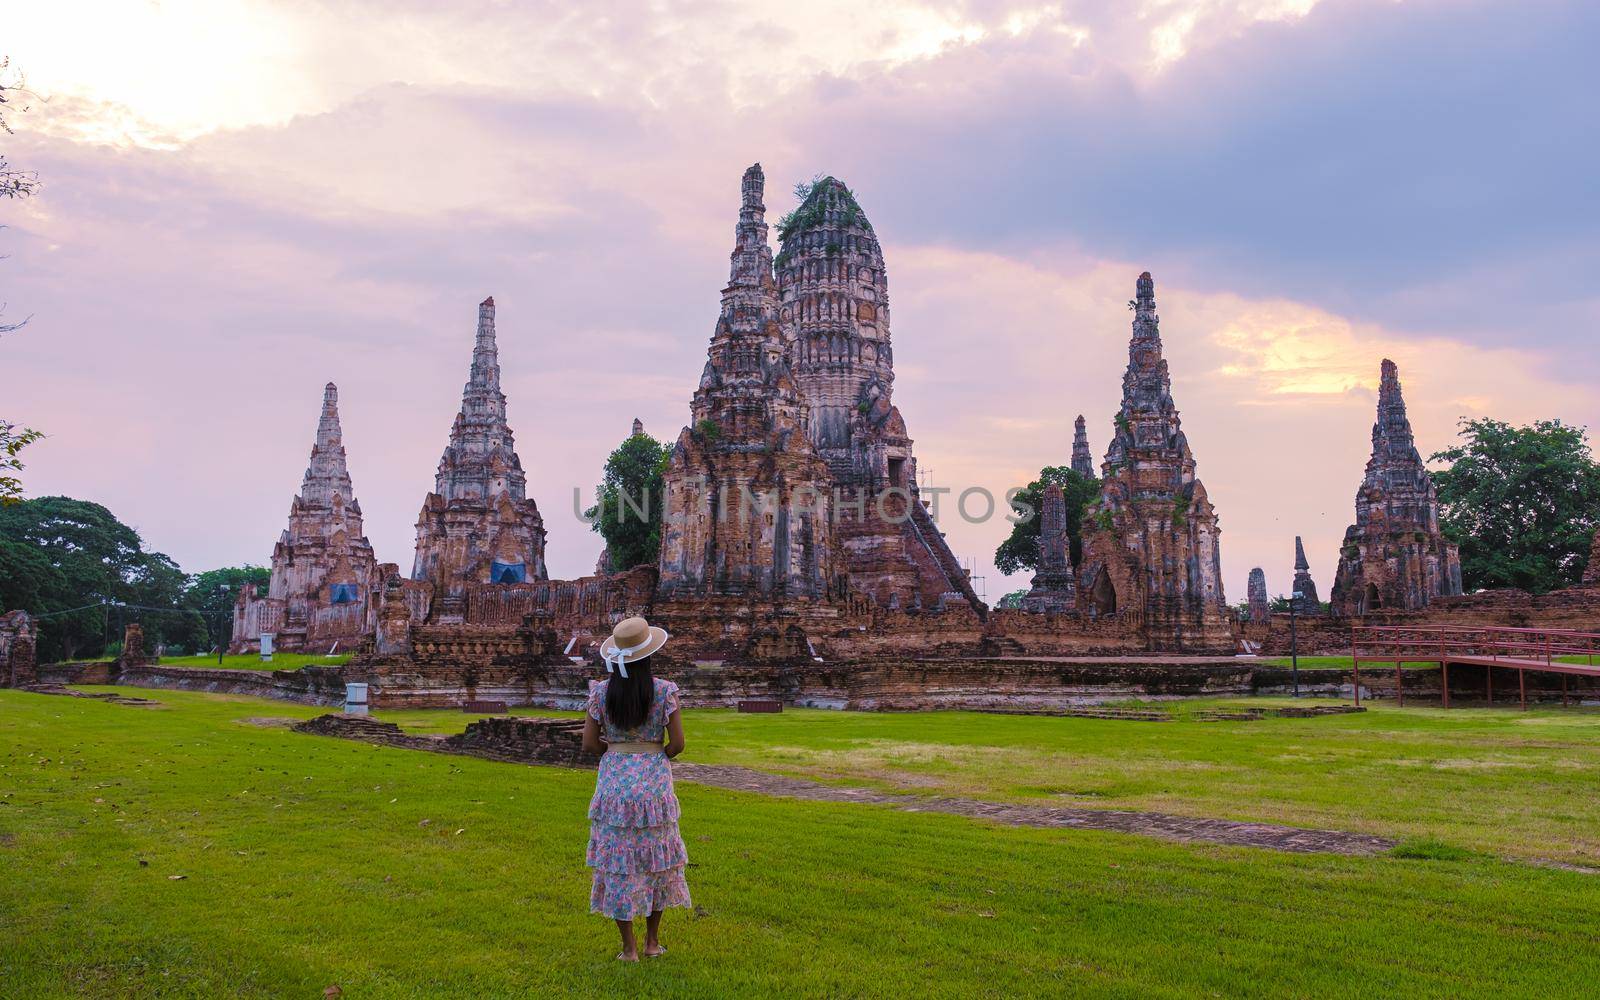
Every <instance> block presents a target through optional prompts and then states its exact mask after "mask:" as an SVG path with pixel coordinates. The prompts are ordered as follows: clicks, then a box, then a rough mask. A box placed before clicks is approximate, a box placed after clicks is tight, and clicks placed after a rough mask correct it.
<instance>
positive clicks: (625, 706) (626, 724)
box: [606, 656, 656, 729]
mask: <svg viewBox="0 0 1600 1000" xmlns="http://www.w3.org/2000/svg"><path fill="white" fill-rule="evenodd" d="M655 696H656V685H655V680H654V679H653V678H652V677H651V676H650V657H648V656H646V657H645V658H643V659H641V660H634V661H633V662H632V663H629V664H628V676H627V677H623V676H622V674H621V673H615V674H612V675H611V681H610V682H609V683H608V684H606V718H607V719H609V720H611V724H612V725H613V726H616V727H617V728H618V729H637V728H638V727H639V726H642V725H644V720H645V719H646V718H648V717H649V716H650V703H651V702H652V701H654V700H655Z"/></svg>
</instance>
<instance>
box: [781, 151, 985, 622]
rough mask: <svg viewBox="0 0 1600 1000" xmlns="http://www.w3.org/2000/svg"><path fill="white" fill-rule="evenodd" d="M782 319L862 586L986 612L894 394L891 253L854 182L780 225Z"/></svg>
mask: <svg viewBox="0 0 1600 1000" xmlns="http://www.w3.org/2000/svg"><path fill="white" fill-rule="evenodd" d="M778 238H779V243H780V248H779V253H778V258H777V261H776V266H777V278H778V294H779V309H780V312H779V321H780V323H781V324H782V327H783V331H784V338H785V342H786V344H787V349H788V355H789V362H790V365H791V366H792V369H793V372H794V379H795V382H796V383H797V384H798V385H799V388H800V393H801V395H802V396H803V397H804V398H805V400H806V402H807V403H808V404H810V407H811V423H810V435H811V440H812V441H813V442H815V444H816V447H817V451H818V452H819V453H820V454H821V455H822V457H823V459H824V460H826V461H827V463H828V467H829V469H830V470H831V471H832V473H833V479H834V482H835V484H836V486H837V487H838V489H839V493H838V499H837V500H836V505H835V519H834V525H835V531H836V533H837V535H838V536H839V538H840V542H841V546H842V549H843V558H844V560H845V566H846V568H847V569H848V571H849V573H850V581H851V585H852V586H854V587H855V588H856V589H857V590H859V591H861V592H862V593H865V594H869V595H871V596H872V597H873V598H875V599H876V600H877V601H878V602H879V603H880V604H883V605H886V606H889V607H901V608H908V609H909V608H913V607H920V608H931V607H935V606H944V605H946V604H948V603H950V602H966V603H967V604H969V605H970V606H971V607H972V608H974V609H975V610H978V611H979V612H980V613H981V612H982V611H984V610H986V609H985V608H984V606H983V604H982V602H980V601H979V600H978V596H977V594H976V593H975V592H974V591H973V589H972V585H971V583H970V582H969V581H968V579H967V574H966V571H965V570H964V569H962V567H961V564H960V563H959V562H958V561H957V560H956V557H955V555H954V554H953V553H952V552H951V551H950V546H949V545H948V544H947V543H946V542H945V539H944V535H943V533H942V532H940V531H939V528H938V526H937V525H936V524H935V523H934V521H933V518H932V517H931V516H930V515H929V514H928V511H927V510H926V509H925V508H924V507H923V505H922V502H921V500H920V498H919V496H918V489H917V467H916V459H915V458H914V457H913V455H912V452H911V438H910V437H909V436H908V435H907V433H906V424H905V420H904V418H902V417H901V415H900V411H899V409H897V408H896V407H895V406H894V404H893V402H892V401H891V396H892V394H893V390H894V349H893V347H892V346H891V343H890V337H889V279H888V276H887V275H886V273H885V271H884V263H883V250H882V248H881V247H879V245H878V237H877V234H876V233H875V232H874V231H873V229H872V223H870V222H869V221H867V217H866V214H865V213H864V212H862V210H861V206H860V205H859V204H857V202H856V199H855V196H854V195H853V194H851V192H850V189H849V188H847V187H845V186H844V184H842V183H840V182H839V181H838V180H836V179H834V178H832V177H827V178H823V179H822V180H820V181H817V182H816V183H815V184H813V185H812V186H811V189H810V191H809V192H808V194H807V196H806V198H805V200H804V201H803V202H802V203H801V204H800V207H799V208H797V209H796V210H795V212H794V214H793V215H792V216H789V217H788V218H786V219H785V221H784V223H783V224H781V225H780V227H779V232H778Z"/></svg>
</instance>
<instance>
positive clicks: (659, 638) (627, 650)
mask: <svg viewBox="0 0 1600 1000" xmlns="http://www.w3.org/2000/svg"><path fill="white" fill-rule="evenodd" d="M666 644H667V630H666V629H664V628H658V627H656V626H654V625H652V624H650V623H649V622H647V621H645V620H644V619H643V618H640V617H638V616H634V617H632V618H624V619H622V621H620V622H617V626H616V628H613V629H612V630H611V635H609V636H607V637H606V640H605V641H604V642H602V643H601V644H600V658H601V659H603V660H605V661H606V671H607V672H608V673H621V674H622V676H624V677H626V676H628V668H627V664H629V663H633V662H634V661H636V660H642V659H644V658H645V657H647V656H649V655H651V654H652V653H654V652H656V651H657V650H659V649H660V648H661V647H662V646H665V645H666Z"/></svg>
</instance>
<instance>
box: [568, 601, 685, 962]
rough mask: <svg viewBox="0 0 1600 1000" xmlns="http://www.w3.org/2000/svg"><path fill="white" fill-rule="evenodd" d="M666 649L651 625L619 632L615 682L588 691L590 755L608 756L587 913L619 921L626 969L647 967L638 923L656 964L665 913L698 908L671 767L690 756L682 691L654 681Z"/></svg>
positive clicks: (607, 651)
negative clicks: (641, 963) (657, 660)
mask: <svg viewBox="0 0 1600 1000" xmlns="http://www.w3.org/2000/svg"><path fill="white" fill-rule="evenodd" d="M666 641H667V632H666V630H665V629H660V628H655V627H654V626H652V625H650V624H649V623H648V622H646V621H645V620H644V619H643V618H627V619H624V620H623V621H621V622H619V623H617V627H616V628H615V629H613V630H612V632H611V636H610V638H608V639H606V641H605V642H603V643H601V644H600V655H601V656H602V657H603V658H604V659H605V661H606V672H607V673H608V674H609V675H610V676H609V677H607V679H605V680H603V681H601V682H599V683H598V684H595V685H594V686H593V687H591V688H590V690H589V703H588V706H587V708H588V718H587V719H585V720H584V723H583V748H584V749H585V750H588V751H589V752H591V753H598V754H601V755H602V756H601V757H600V773H599V776H598V778H597V779H596V781H595V788H594V798H593V799H592V800H591V801H590V802H589V860H588V865H589V867H590V868H593V869H594V884H593V886H592V888H591V889H590V890H589V912H591V913H603V914H605V915H606V916H608V917H610V918H611V919H613V920H615V921H616V922H617V930H618V931H620V932H621V933H622V953H621V954H620V955H618V956H617V958H619V959H621V960H622V961H624V962H637V961H638V960H639V954H640V952H639V947H638V944H637V943H636V941H635V939H634V936H633V922H634V920H636V919H637V918H639V917H644V918H645V925H644V926H645V934H644V956H645V957H646V958H654V957H656V956H657V955H661V954H664V953H665V952H666V950H667V949H666V948H665V947H664V946H663V945H662V944H661V936H660V927H661V911H662V910H663V909H665V908H666V907H669V906H688V905H690V904H689V885H688V883H686V882H685V881H684V879H683V869H684V866H685V865H686V864H688V861H689V856H688V852H687V851H685V850H684V847H683V838H682V837H680V836H679V835H678V796H677V795H676V794H675V793H674V792H673V790H672V766H671V765H670V764H668V763H667V761H668V760H669V759H671V758H673V757H676V756H678V754H680V753H682V752H683V722H682V720H681V719H680V718H679V717H678V685H676V684H674V683H672V682H671V681H663V680H656V679H655V678H653V677H651V676H650V657H651V656H652V655H653V654H655V653H656V651H658V650H659V649H660V648H661V647H662V646H663V645H665V644H666ZM663 738H665V740H666V745H665V746H663V745H662V740H663Z"/></svg>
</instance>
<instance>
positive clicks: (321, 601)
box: [230, 382, 379, 653]
mask: <svg viewBox="0 0 1600 1000" xmlns="http://www.w3.org/2000/svg"><path fill="white" fill-rule="evenodd" d="M376 569H377V559H376V558H375V557H374V556H373V552H372V544H371V543H370V542H368V541H367V537H366V535H365V533H364V532H363V529H362V522H361V504H360V503H359V502H358V501H357V500H356V495H355V487H354V485H353V484H352V483H351V480H350V471H349V469H348V468H347V466H346V464H345V450H344V434H343V431H342V429H341V427H340V424H339V389H338V387H337V386H335V385H334V384H333V383H332V382H329V383H328V384H327V385H326V386H325V387H324V388H323V393H322V414H321V416H320V417H319V418H318V420H317V436H316V440H315V441H314V442H313V443H312V445H311V461H310V464H309V465H307V466H306V474H305V478H304V479H303V480H302V482H301V484H300V493H299V494H298V495H297V496H296V497H295V498H294V499H293V500H292V501H290V503H289V525H288V527H287V528H285V529H284V531H283V534H282V535H280V536H279V538H278V544H277V545H275V546H273V549H272V575H271V577H270V579H269V580H268V582H267V592H266V594H265V595H261V594H258V593H257V592H256V588H255V586H254V585H246V586H245V587H244V588H243V589H242V590H241V591H240V593H239V597H238V601H237V603H236V604H235V605H234V611H233V639H232V642H231V645H230V649H231V650H232V651H233V652H235V653H240V652H255V651H258V650H260V648H261V635H262V633H263V632H266V633H271V634H272V635H273V636H274V643H275V645H276V648H278V649H283V650H302V649H314V650H318V651H326V650H328V649H330V648H334V647H339V646H342V647H346V648H351V647H354V646H356V645H357V644H359V643H360V642H361V640H362V639H363V638H365V637H366V636H368V635H371V634H372V630H373V627H374V624H375V622H376V614H375V612H376V608H375V607H374V600H373V593H374V589H375V588H376V586H377V585H378V582H379V580H378V577H377V574H376Z"/></svg>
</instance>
